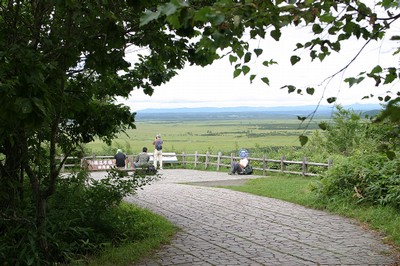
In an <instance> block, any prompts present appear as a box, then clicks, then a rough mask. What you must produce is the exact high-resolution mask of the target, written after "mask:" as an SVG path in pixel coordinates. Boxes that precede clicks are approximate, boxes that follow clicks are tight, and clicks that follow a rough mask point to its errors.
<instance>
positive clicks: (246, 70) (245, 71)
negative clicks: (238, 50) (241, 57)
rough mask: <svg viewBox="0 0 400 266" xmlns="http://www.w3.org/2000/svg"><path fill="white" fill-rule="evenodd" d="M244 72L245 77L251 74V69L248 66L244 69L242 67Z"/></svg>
mask: <svg viewBox="0 0 400 266" xmlns="http://www.w3.org/2000/svg"><path fill="white" fill-rule="evenodd" d="M242 71H243V75H246V74H247V73H249V72H250V67H248V66H243V67H242Z"/></svg>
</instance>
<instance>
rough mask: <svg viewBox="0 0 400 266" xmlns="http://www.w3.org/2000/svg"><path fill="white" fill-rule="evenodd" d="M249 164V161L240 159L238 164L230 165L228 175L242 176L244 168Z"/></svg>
mask: <svg viewBox="0 0 400 266" xmlns="http://www.w3.org/2000/svg"><path fill="white" fill-rule="evenodd" d="M248 164H249V160H248V159H247V158H246V157H244V158H241V159H240V161H239V162H232V165H231V171H230V172H229V173H228V174H230V175H234V174H236V173H237V174H238V175H240V174H242V173H243V171H244V168H245V167H246V166H247V165H248Z"/></svg>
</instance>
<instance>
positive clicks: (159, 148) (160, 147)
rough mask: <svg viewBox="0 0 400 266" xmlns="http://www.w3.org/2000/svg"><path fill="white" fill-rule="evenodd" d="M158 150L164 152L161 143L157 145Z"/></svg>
mask: <svg viewBox="0 0 400 266" xmlns="http://www.w3.org/2000/svg"><path fill="white" fill-rule="evenodd" d="M156 150H158V151H161V150H162V145H161V143H160V142H157V143H156Z"/></svg>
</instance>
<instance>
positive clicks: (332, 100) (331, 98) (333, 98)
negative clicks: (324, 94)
mask: <svg viewBox="0 0 400 266" xmlns="http://www.w3.org/2000/svg"><path fill="white" fill-rule="evenodd" d="M336 99H337V98H336V97H330V98H328V99H326V101H327V102H328V103H329V104H330V103H334V102H336Z"/></svg>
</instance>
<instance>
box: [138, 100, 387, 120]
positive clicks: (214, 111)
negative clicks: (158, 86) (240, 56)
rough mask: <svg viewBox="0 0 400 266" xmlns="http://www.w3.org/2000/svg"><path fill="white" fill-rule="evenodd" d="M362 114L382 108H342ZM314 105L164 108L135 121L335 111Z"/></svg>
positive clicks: (324, 114)
mask: <svg viewBox="0 0 400 266" xmlns="http://www.w3.org/2000/svg"><path fill="white" fill-rule="evenodd" d="M343 107H344V108H345V109H351V110H354V111H356V112H361V113H363V114H368V115H374V114H376V113H377V112H379V110H381V109H382V107H381V106H380V105H379V104H352V105H347V106H343ZM316 108H317V107H316V106H314V105H305V106H277V107H249V106H240V107H221V108H219V107H201V108H164V109H145V110H140V111H137V112H136V113H137V115H136V118H137V119H136V120H137V121H138V120H147V119H151V120H158V119H160V120H179V119H180V120H185V119H222V118H223V119H226V118H232V119H235V118H246V117H249V118H256V117H264V118H285V117H295V116H308V115H309V114H311V113H313V112H315V116H322V117H330V116H331V115H332V112H333V111H334V110H335V107H334V106H333V105H322V106H319V107H318V109H317V110H316Z"/></svg>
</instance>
